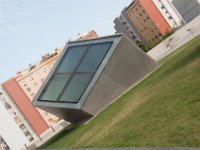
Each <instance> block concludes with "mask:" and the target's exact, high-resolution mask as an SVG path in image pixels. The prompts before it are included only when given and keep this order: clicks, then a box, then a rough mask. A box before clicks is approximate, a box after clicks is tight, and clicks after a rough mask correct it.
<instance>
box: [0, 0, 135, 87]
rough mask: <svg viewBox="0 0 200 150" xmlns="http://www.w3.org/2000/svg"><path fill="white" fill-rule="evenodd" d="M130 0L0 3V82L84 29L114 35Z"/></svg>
mask: <svg viewBox="0 0 200 150" xmlns="http://www.w3.org/2000/svg"><path fill="white" fill-rule="evenodd" d="M131 1H132V0H98V1H97V0H96V1H94V0H84V1H83V0H76V1H69V0H0V53H1V54H0V56H1V59H0V83H3V82H4V81H6V80H8V79H9V78H11V77H13V76H15V75H16V72H17V71H19V70H21V69H23V68H27V67H28V65H29V64H30V63H36V62H38V61H39V60H40V58H41V57H42V56H43V55H44V54H46V53H48V52H53V51H54V49H55V48H56V47H63V46H64V45H65V43H66V41H68V39H69V38H74V37H76V36H77V35H78V33H83V32H85V31H87V30H92V29H94V30H96V31H97V33H98V34H99V35H100V36H103V35H108V34H113V33H114V32H115V30H114V28H113V26H114V24H113V20H114V18H115V17H116V16H119V14H120V12H121V10H122V9H123V8H124V7H125V6H127V5H128V4H129V3H130V2H131Z"/></svg>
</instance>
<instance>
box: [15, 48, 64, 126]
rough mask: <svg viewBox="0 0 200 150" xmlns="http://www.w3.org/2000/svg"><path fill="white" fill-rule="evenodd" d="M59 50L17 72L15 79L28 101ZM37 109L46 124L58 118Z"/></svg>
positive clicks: (41, 82)
mask: <svg viewBox="0 0 200 150" xmlns="http://www.w3.org/2000/svg"><path fill="white" fill-rule="evenodd" d="M61 52H62V49H61V48H60V49H59V48H57V49H55V51H54V52H53V53H51V54H46V55H44V56H43V57H42V59H41V61H40V62H39V63H38V64H35V65H32V64H31V65H29V68H28V69H25V70H22V71H19V72H18V73H17V76H16V77H15V78H16V81H17V83H18V84H19V86H20V87H21V89H22V90H23V92H24V93H25V94H26V95H27V96H28V99H29V100H30V101H32V100H33V98H34V96H35V95H36V93H37V91H38V90H39V88H40V87H41V85H42V84H43V82H44V80H45V79H46V77H47V75H48V74H49V72H50V71H51V69H52V67H53V65H54V64H55V62H56V61H57V59H58V57H59V55H60V54H61ZM37 110H38V112H39V113H40V114H41V115H42V117H43V118H44V120H45V121H46V123H47V124H48V126H51V125H54V124H55V123H57V122H58V121H59V120H60V119H59V118H58V117H56V116H54V115H52V114H50V113H48V112H45V111H43V110H41V109H39V108H37Z"/></svg>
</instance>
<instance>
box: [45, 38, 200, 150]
mask: <svg viewBox="0 0 200 150" xmlns="http://www.w3.org/2000/svg"><path fill="white" fill-rule="evenodd" d="M159 63H160V64H163V65H162V66H161V67H160V68H159V69H157V70H156V71H155V72H154V73H153V74H151V75H150V76H149V77H148V78H146V79H145V80H144V81H143V82H141V83H140V84H138V85H137V86H136V87H134V88H133V89H131V90H130V91H129V92H127V93H126V94H125V95H123V96H122V97H121V98H119V99H118V100H117V101H116V102H115V103H113V104H112V105H110V106H109V107H108V108H107V109H105V110H104V111H103V112H101V113H100V114H99V115H98V116H97V117H96V118H94V119H93V120H92V121H91V122H89V123H88V124H86V125H82V126H80V127H77V128H73V129H65V130H64V131H63V132H62V133H60V134H59V135H57V136H56V137H54V138H53V139H51V140H50V141H48V142H47V143H46V144H45V145H43V146H42V148H80V147H81V148H85V147H91V148H93V147H98V148H103V147H106V148H109V147H198V146H200V37H197V38H195V39H193V40H192V41H190V42H189V43H187V44H186V45H184V46H183V47H181V48H180V49H179V50H177V51H176V52H174V53H172V54H171V55H169V56H168V57H166V58H164V59H163V60H161V61H160V62H159Z"/></svg>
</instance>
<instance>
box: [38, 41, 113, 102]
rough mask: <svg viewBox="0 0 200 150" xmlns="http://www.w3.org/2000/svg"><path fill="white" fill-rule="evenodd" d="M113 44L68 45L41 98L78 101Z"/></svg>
mask: <svg viewBox="0 0 200 150" xmlns="http://www.w3.org/2000/svg"><path fill="white" fill-rule="evenodd" d="M111 45H112V42H103V43H95V44H90V45H83V46H71V47H68V49H67V50H66V53H65V54H64V56H63V57H62V60H61V61H60V62H59V64H58V67H57V69H56V70H55V73H54V74H53V76H52V77H51V79H50V80H49V83H48V84H47V86H46V87H45V88H46V90H44V91H43V93H42V94H41V96H40V98H39V99H40V100H43V101H45V100H47V101H62V102H68V103H77V102H78V101H79V99H80V97H81V96H82V94H83V92H84V91H85V89H86V88H87V87H88V85H89V83H90V81H91V79H92V78H93V76H94V74H95V73H96V71H97V69H98V67H99V66H100V64H101V62H102V61H103V59H104V57H105V55H106V54H107V52H108V50H109V49H110V47H111ZM55 87H57V88H55Z"/></svg>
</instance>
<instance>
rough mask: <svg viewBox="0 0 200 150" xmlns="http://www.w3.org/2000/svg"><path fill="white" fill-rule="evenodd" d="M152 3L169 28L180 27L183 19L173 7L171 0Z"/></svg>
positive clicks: (154, 0)
mask: <svg viewBox="0 0 200 150" xmlns="http://www.w3.org/2000/svg"><path fill="white" fill-rule="evenodd" d="M153 3H154V4H155V5H156V7H157V8H158V10H159V11H160V13H161V14H162V16H163V17H164V18H165V20H166V21H167V22H168V24H169V25H170V27H171V28H177V27H179V26H181V25H182V21H183V18H182V17H181V16H180V14H179V13H178V11H177V10H176V8H175V7H174V6H173V4H172V3H171V0H153Z"/></svg>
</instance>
